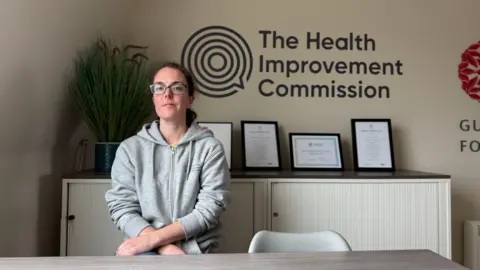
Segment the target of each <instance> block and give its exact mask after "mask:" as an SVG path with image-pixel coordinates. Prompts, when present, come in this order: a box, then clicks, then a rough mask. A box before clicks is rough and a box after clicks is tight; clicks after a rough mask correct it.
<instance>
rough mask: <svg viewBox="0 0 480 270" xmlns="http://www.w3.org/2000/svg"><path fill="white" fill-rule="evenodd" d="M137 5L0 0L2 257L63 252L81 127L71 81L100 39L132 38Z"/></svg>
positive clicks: (106, 0)
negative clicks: (64, 183)
mask: <svg viewBox="0 0 480 270" xmlns="http://www.w3.org/2000/svg"><path fill="white" fill-rule="evenodd" d="M132 3H133V2H132V1H127V0H82V1H63V0H42V1H35V0H20V1H19V0H2V1H0V48H1V49H0V59H1V60H0V123H1V131H0V172H1V178H0V198H1V199H2V204H0V215H1V218H0V239H1V240H0V243H1V245H0V256H35V255H58V246H59V241H60V240H59V236H60V233H59V232H60V226H59V225H60V207H61V195H60V194H61V172H62V170H63V169H70V168H71V167H72V164H71V163H72V160H71V159H68V158H66V157H65V156H64V154H65V153H68V151H66V150H67V148H66V146H67V145H68V143H69V141H70V140H71V139H72V145H73V144H76V143H77V142H78V141H76V140H75V139H74V138H75V136H74V137H73V138H72V133H74V131H75V129H76V128H77V126H78V124H79V121H78V119H76V118H75V115H74V113H73V111H72V110H71V109H72V108H71V106H70V105H69V104H68V103H67V102H66V94H67V92H66V87H65V83H66V80H65V79H66V78H67V77H66V76H68V71H69V69H70V68H71V67H72V57H74V56H75V54H76V50H77V49H79V48H81V47H83V46H85V45H87V44H88V43H89V42H91V41H92V40H93V39H94V38H96V36H97V34H99V33H104V34H106V35H109V36H110V37H112V38H113V39H117V38H126V35H127V34H128V31H126V27H127V26H128V21H126V20H125V18H128V15H129V13H130V12H131V10H132V8H134V5H132ZM78 134H82V133H81V132H77V136H81V135H78ZM72 147H73V146H72Z"/></svg>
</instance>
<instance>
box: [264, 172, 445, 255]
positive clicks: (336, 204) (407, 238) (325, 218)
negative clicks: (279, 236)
mask: <svg viewBox="0 0 480 270" xmlns="http://www.w3.org/2000/svg"><path fill="white" fill-rule="evenodd" d="M270 183H271V184H270V185H271V193H270V197H271V215H270V217H271V219H270V224H269V225H270V226H269V227H270V228H271V229H272V230H274V231H284V232H310V231H320V230H327V229H331V230H335V231H337V232H339V233H340V234H341V235H343V236H344V237H345V238H346V239H347V241H348V242H349V244H350V245H351V247H352V248H353V249H354V250H399V249H400V250H402V249H403V250H404V249H429V250H432V251H434V252H436V253H439V254H441V255H443V256H444V257H447V258H449V257H450V252H451V251H450V198H449V196H450V195H449V192H450V187H449V182H448V181H447V180H444V179H437V180H430V181H427V180H402V181H392V180H391V179H384V180H378V179H374V180H372V179H371V180H368V179H363V180H359V179H352V180H350V181H348V180H343V181H338V180H337V181H332V180H325V179H324V180H321V179H320V180H315V181H312V180H308V179H294V180H291V179H276V180H271V181H270Z"/></svg>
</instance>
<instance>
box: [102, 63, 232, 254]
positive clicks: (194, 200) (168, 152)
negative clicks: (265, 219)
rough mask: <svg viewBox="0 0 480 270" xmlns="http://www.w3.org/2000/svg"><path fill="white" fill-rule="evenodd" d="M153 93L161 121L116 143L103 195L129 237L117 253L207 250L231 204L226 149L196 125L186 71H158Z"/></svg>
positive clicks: (171, 67)
mask: <svg viewBox="0 0 480 270" xmlns="http://www.w3.org/2000/svg"><path fill="white" fill-rule="evenodd" d="M151 90H152V94H153V98H152V99H153V103H154V104H155V111H156V113H157V115H158V117H159V120H156V121H153V122H152V123H148V124H145V125H144V126H143V128H142V129H141V130H140V131H139V132H138V133H137V134H136V135H135V136H132V137H130V138H128V139H126V140H125V141H123V142H122V143H121V144H120V146H119V148H118V150H117V154H116V158H115V161H114V163H113V166H112V173H111V178H112V187H111V189H110V190H108V191H107V192H106V194H105V199H106V202H107V205H108V210H109V213H110V215H111V218H112V220H113V222H114V224H115V226H116V227H117V228H118V229H119V230H121V231H122V232H124V233H125V236H126V238H127V239H126V241H124V242H123V243H122V244H121V245H120V246H119V247H118V249H117V251H116V255H139V254H160V255H168V254H189V253H207V252H212V251H213V250H214V249H215V248H218V244H219V239H220V230H221V223H220V222H219V217H220V215H221V213H222V212H223V211H225V209H226V207H227V205H228V204H229V202H230V198H231V197H230V196H231V194H230V191H229V186H230V172H229V168H228V164H227V160H226V156H225V152H224V149H223V146H222V144H221V143H220V142H219V141H218V140H217V139H215V137H214V136H213V133H212V132H211V131H210V130H205V129H202V128H201V127H200V126H199V125H198V124H197V123H196V122H194V120H195V118H196V114H195V112H194V111H193V110H191V109H190V106H191V105H192V103H193V100H194V97H193V96H194V92H195V87H194V80H193V78H192V75H191V74H190V73H189V72H188V71H187V70H186V69H184V68H183V67H181V66H180V65H178V64H175V63H167V64H165V65H163V66H162V67H161V68H160V69H159V70H158V71H157V73H156V75H155V78H154V83H153V84H152V86H151Z"/></svg>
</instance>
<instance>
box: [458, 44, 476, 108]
mask: <svg viewBox="0 0 480 270" xmlns="http://www.w3.org/2000/svg"><path fill="white" fill-rule="evenodd" d="M479 48H480V41H478V42H477V43H475V44H472V45H470V47H468V48H467V49H466V50H465V51H464V52H463V53H462V61H461V62H460V64H459V65H458V77H459V78H460V80H461V81H462V89H463V91H465V93H466V94H467V95H468V96H469V97H470V98H471V99H473V100H476V101H480V51H479Z"/></svg>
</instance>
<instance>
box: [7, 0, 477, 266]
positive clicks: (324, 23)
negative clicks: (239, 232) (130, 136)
mask: <svg viewBox="0 0 480 270" xmlns="http://www.w3.org/2000/svg"><path fill="white" fill-rule="evenodd" d="M301 3H302V4H294V2H293V1H282V2H281V3H280V2H279V1H275V0H268V1H267V0H266V1H250V2H248V1H235V2H234V1H207V0H205V1H179V0H177V1H157V0H141V1H131V0H130V1H128V0H124V1H119V0H103V1H94V0H82V1H61V0H44V1H38V2H37V1H33V0H31V1H27V0H23V1H13V0H3V1H1V2H0V33H1V36H0V41H1V43H0V44H1V48H2V50H0V55H1V57H0V59H2V61H1V62H0V97H1V98H0V120H1V123H2V129H1V132H0V169H1V171H2V175H3V177H2V179H3V180H1V181H0V196H1V197H2V198H3V199H4V201H6V202H7V203H3V204H2V206H0V213H1V215H2V216H3V218H2V221H1V222H0V238H1V239H2V245H0V256H34V255H56V254H58V243H59V239H58V238H59V214H60V191H61V190H60V175H61V173H62V171H69V170H71V169H72V163H73V159H72V158H73V157H72V154H73V151H74V149H75V146H76V144H77V143H78V141H79V140H80V139H82V138H86V137H87V138H88V136H89V134H88V132H87V131H86V130H85V129H84V127H83V126H81V125H80V124H79V121H78V119H77V118H75V116H74V114H73V111H72V110H71V109H72V108H71V107H69V105H68V103H66V96H65V95H66V89H65V76H66V75H68V70H69V68H71V61H72V57H74V56H75V53H76V50H77V49H78V48H80V47H82V46H84V45H86V44H87V43H88V42H90V41H91V40H92V39H93V38H94V37H95V36H96V34H97V33H98V32H102V33H105V34H107V35H109V36H110V37H112V38H123V39H124V40H126V39H129V38H130V37H131V38H132V41H135V42H136V43H141V44H145V45H149V46H150V50H149V54H150V56H151V57H152V60H153V63H154V64H155V63H156V62H161V61H164V60H175V61H179V59H180V54H181V50H182V46H183V45H184V43H185V41H186V40H187V38H188V37H189V35H190V34H192V33H193V32H194V31H196V30H198V29H199V28H200V27H202V26H208V25H215V24H218V25H224V26H227V27H230V28H232V29H234V30H236V31H238V32H239V33H240V34H241V35H242V36H243V37H244V38H245V39H246V40H247V42H248V44H249V46H250V48H251V50H252V54H253V57H254V62H253V73H252V76H251V78H250V79H249V80H248V82H246V84H245V86H246V88H245V90H244V91H242V92H240V93H237V94H235V95H233V96H232V97H229V98H222V99H212V98H208V97H205V96H202V95H198V96H197V99H196V104H195V108H196V110H197V112H198V113H199V115H200V120H204V121H209V120H211V121H233V122H234V123H235V128H236V129H237V130H238V129H239V125H238V123H239V121H240V120H244V119H249V120H276V121H278V122H279V124H280V127H281V131H282V134H281V136H282V139H283V141H282V154H283V156H284V158H283V161H284V165H285V166H288V165H287V164H288V152H287V137H286V136H287V134H288V132H291V131H306V132H309V131H312V132H317V131H318V132H340V133H341V135H342V137H343V138H344V151H345V157H346V160H347V165H348V166H349V167H350V166H351V147H350V146H351V145H350V127H349V119H350V118H352V117H389V118H391V119H392V121H393V125H394V130H395V134H394V137H395V152H396V160H397V165H398V167H399V168H405V169H415V170H424V171H433V172H441V173H448V174H452V177H453V183H452V193H453V194H452V196H453V202H452V207H453V208H452V212H453V213H452V215H453V217H452V218H453V224H452V225H453V235H452V237H453V244H454V249H453V253H454V259H455V260H456V261H461V260H462V258H461V256H462V244H463V241H462V230H461V225H462V222H463V220H465V219H476V218H479V219H480V215H479V214H478V212H479V210H480V199H479V196H477V194H478V192H477V191H478V190H479V189H480V184H479V183H478V178H477V175H476V170H475V167H476V166H477V161H478V157H477V154H475V153H471V152H463V153H462V152H460V140H462V139H467V140H474V139H476V137H477V136H476V133H475V132H462V131H461V130H460V128H459V123H460V121H461V120H462V119H476V118H477V117H476V115H477V114H478V111H479V108H480V107H479V106H480V105H479V104H477V102H475V101H473V100H471V99H469V98H468V97H467V95H465V94H464V93H463V92H462V90H461V87H460V86H461V83H460V81H459V80H458V76H457V66H458V64H459V63H460V55H461V53H462V52H463V51H464V50H465V49H466V48H467V47H468V46H469V45H470V44H472V43H474V42H476V41H478V40H479V39H480V34H478V29H477V28H478V27H477V25H478V24H477V20H476V18H477V17H478V16H477V13H478V12H477V10H479V8H480V3H479V2H478V1H474V0H467V1H462V4H461V5H460V4H458V3H457V2H456V1H451V0H428V1H417V0H404V1H394V0H389V1H385V0H375V1H374V0H368V1H367V0H364V1H334V0H329V1H321V2H320V1H313V0H310V1H306V0H304V1H302V2H301ZM132 11H134V12H132ZM429 14H430V15H429ZM259 30H277V31H278V33H280V34H284V35H294V36H297V37H298V38H299V41H300V43H299V45H300V46H303V45H304V43H303V42H304V41H305V33H306V31H312V32H317V31H320V32H321V33H324V34H328V35H330V36H340V35H344V34H346V33H349V32H351V31H352V32H355V33H361V34H363V33H368V35H370V36H371V37H373V38H374V39H375V42H376V49H377V50H376V51H374V52H372V51H369V52H358V51H356V52H332V51H330V52H324V51H314V50H306V49H304V48H302V47H301V48H300V49H296V50H280V49H273V48H262V47H261V45H262V44H261V42H262V39H261V37H260V35H259V34H258V31H259ZM130 35H131V36H130ZM261 54H262V55H264V56H266V57H269V58H272V59H273V58H278V59H297V60H312V59H318V60H326V61H331V60H344V61H354V60H363V61H373V60H376V61H396V60H400V61H401V62H402V63H403V67H402V71H403V75H402V76H371V75H368V76H361V75H358V76H357V75H325V74H320V75H310V74H303V75H301V74H296V75H294V76H292V77H291V78H290V79H288V80H287V79H286V78H285V77H284V76H282V75H281V74H273V73H270V74H268V73H260V72H259V71H258V67H259V65H258V60H259V55H261ZM265 78H270V79H272V80H274V81H275V82H276V83H284V84H295V83H307V84H315V83H327V82H329V81H331V80H332V79H334V80H336V81H337V83H343V84H355V83H356V82H358V80H359V79H362V80H363V81H364V84H367V83H368V84H374V85H387V86H389V87H390V91H391V92H390V94H391V95H390V98H389V99H378V98H377V99H370V100H368V99H358V98H354V99H352V98H292V97H288V98H287V97H283V98H282V97H276V96H274V97H268V98H267V97H262V96H261V95H260V94H259V93H258V90H257V86H258V84H259V82H260V81H261V80H262V79H265ZM235 106H238V107H235ZM234 143H235V146H234V150H235V151H237V153H239V151H240V144H239V135H238V134H236V138H235V142H234ZM90 162H91V160H90ZM240 165H241V164H240V158H239V155H236V156H234V158H233V166H234V167H240Z"/></svg>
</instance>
